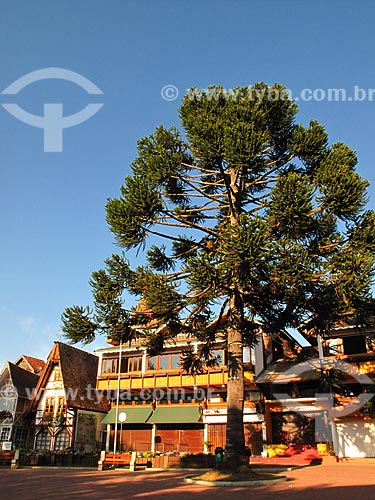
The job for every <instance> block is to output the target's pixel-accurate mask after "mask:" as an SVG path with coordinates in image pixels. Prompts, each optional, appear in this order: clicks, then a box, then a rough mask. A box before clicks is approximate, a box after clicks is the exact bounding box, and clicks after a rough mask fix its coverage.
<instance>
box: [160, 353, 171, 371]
mask: <svg viewBox="0 0 375 500" xmlns="http://www.w3.org/2000/svg"><path fill="white" fill-rule="evenodd" d="M168 368H169V356H159V369H160V370H168Z"/></svg>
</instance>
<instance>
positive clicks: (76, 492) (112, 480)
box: [0, 462, 375, 500]
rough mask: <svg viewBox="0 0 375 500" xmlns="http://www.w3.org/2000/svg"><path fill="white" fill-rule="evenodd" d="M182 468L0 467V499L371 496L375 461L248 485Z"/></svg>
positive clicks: (328, 499)
mask: <svg viewBox="0 0 375 500" xmlns="http://www.w3.org/2000/svg"><path fill="white" fill-rule="evenodd" d="M189 474H191V472H186V471H173V472H172V471H162V470H160V471H151V470H150V471H142V472H129V471H122V470H115V471H104V472H99V471H97V470H94V469H91V470H88V469H86V470H83V469H80V470H77V469H75V470H73V469H52V468H36V469H31V468H23V469H22V468H20V469H17V470H10V469H8V468H1V469H0V499H1V500H47V499H48V500H65V499H69V500H89V499H90V500H118V499H122V500H125V499H126V500H127V499H136V500H144V499H149V500H172V499H173V500H174V499H178V500H200V499H206V500H207V498H209V496H212V495H214V496H215V500H221V499H228V498H230V500H237V499H238V500H246V499H250V498H251V499H254V500H375V464H371V463H366V462H363V463H339V464H336V463H334V464H322V465H317V466H313V467H303V468H300V469H295V470H293V471H287V472H285V473H284V474H285V475H287V476H288V481H286V482H281V483H280V482H279V483H275V484H264V485H262V486H253V487H223V486H222V487H209V486H198V485H191V484H187V483H184V482H183V478H184V477H185V476H187V475H189Z"/></svg>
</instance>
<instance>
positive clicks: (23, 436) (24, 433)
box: [14, 427, 29, 448]
mask: <svg viewBox="0 0 375 500" xmlns="http://www.w3.org/2000/svg"><path fill="white" fill-rule="evenodd" d="M28 434H29V431H28V429H21V428H20V427H18V428H17V429H16V432H15V435H14V445H15V446H16V448H26V447H27V437H28Z"/></svg>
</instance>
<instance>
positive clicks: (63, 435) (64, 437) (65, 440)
mask: <svg viewBox="0 0 375 500" xmlns="http://www.w3.org/2000/svg"><path fill="white" fill-rule="evenodd" d="M69 443H70V438H69V434H68V433H67V431H66V430H65V429H64V430H62V431H61V432H59V433H58V434H57V436H56V441H55V450H60V451H61V450H66V448H68V446H69Z"/></svg>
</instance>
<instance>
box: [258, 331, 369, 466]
mask: <svg viewBox="0 0 375 500" xmlns="http://www.w3.org/2000/svg"><path fill="white" fill-rule="evenodd" d="M295 354H296V353H295V352H294V353H293V352H289V353H286V352H285V351H284V353H283V355H282V356H279V357H277V358H276V359H273V361H272V362H270V363H268V364H267V365H266V366H265V368H264V370H262V371H261V372H260V373H259V374H258V376H257V377H256V383H257V385H258V386H259V387H260V389H261V391H262V393H263V394H264V409H265V423H266V439H267V443H270V444H279V443H283V444H297V445H298V444H299V445H316V444H317V443H319V442H322V443H323V444H324V443H327V442H332V443H333V448H334V453H335V454H336V455H337V456H339V457H348V458H362V457H375V384H374V380H375V329H358V328H356V327H341V328H336V329H335V330H333V331H332V332H330V334H329V335H326V336H325V337H324V338H322V339H320V341H319V342H318V345H317V346H316V347H310V348H308V349H306V353H305V355H303V354H304V353H299V355H298V356H296V355H295ZM332 369H334V370H338V371H339V372H341V374H339V373H337V372H336V373H335V371H334V370H332ZM330 392H331V393H332V396H329V393H330ZM326 398H328V399H326ZM361 398H362V399H361Z"/></svg>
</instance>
